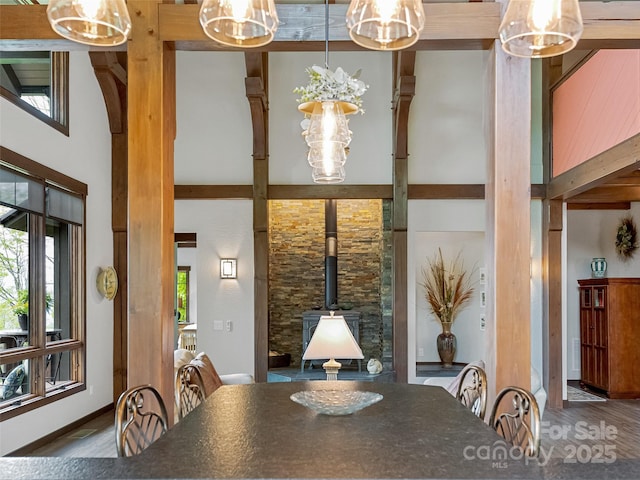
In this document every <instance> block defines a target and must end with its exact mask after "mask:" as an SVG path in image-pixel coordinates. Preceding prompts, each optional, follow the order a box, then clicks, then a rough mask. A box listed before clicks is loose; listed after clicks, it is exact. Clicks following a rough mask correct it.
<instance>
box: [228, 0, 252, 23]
mask: <svg viewBox="0 0 640 480" xmlns="http://www.w3.org/2000/svg"><path fill="white" fill-rule="evenodd" d="M228 6H229V9H230V10H231V16H232V17H233V19H234V20H235V21H236V22H244V21H246V19H247V18H248V17H249V6H250V2H249V0H230V1H229V2H228Z"/></svg>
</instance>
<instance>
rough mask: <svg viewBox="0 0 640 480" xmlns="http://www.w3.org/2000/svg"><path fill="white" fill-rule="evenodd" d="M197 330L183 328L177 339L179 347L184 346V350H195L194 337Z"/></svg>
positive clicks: (195, 337)
mask: <svg viewBox="0 0 640 480" xmlns="http://www.w3.org/2000/svg"><path fill="white" fill-rule="evenodd" d="M197 335H198V334H197V332H195V331H192V330H183V331H182V333H180V337H179V339H178V346H179V348H184V349H186V350H189V351H191V352H194V353H195V351H196V348H197V347H196V339H197Z"/></svg>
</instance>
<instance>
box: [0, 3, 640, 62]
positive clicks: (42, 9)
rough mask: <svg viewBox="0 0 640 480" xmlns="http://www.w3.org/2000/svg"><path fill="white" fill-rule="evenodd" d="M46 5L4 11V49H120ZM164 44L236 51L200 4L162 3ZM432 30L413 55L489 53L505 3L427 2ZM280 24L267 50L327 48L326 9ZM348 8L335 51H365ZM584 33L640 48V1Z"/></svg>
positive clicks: (597, 14)
mask: <svg viewBox="0 0 640 480" xmlns="http://www.w3.org/2000/svg"><path fill="white" fill-rule="evenodd" d="M46 8H47V6H46V5H0V50H16V51H17V50H27V51H29V50H30V51H34V50H51V51H82V50H84V51H88V50H92V51H104V50H126V48H127V47H126V44H125V45H121V46H119V47H109V48H100V47H90V46H87V45H81V44H79V43H76V42H71V41H69V40H65V39H63V38H62V37H60V36H59V35H58V34H56V33H55V32H54V31H53V30H52V29H51V27H50V25H49V21H48V20H47V14H46ZM159 8H160V12H159V13H160V20H159V22H160V25H159V28H160V38H161V39H162V40H165V41H175V42H176V49H177V50H222V49H226V50H233V49H231V48H225V47H221V46H218V45H217V44H216V42H214V41H213V40H210V39H209V38H208V37H207V36H206V35H205V34H204V32H203V31H202V28H201V27H200V24H199V22H198V12H199V5H193V4H191V5H190V4H186V5H185V4H161V5H160V6H159ZM424 8H425V14H426V15H425V17H426V18H425V21H426V24H425V29H424V31H423V32H422V35H421V37H420V41H419V42H418V43H417V44H416V45H414V46H413V47H412V50H427V49H437V50H446V49H460V50H466V49H477V48H483V49H487V48H489V47H490V46H491V42H490V40H491V39H497V38H498V27H499V24H500V5H499V3H498V2H471V3H426V4H425V5H424ZM276 9H277V11H278V16H279V18H280V20H281V24H280V27H279V28H278V32H277V34H276V38H275V40H274V41H273V42H272V43H271V44H269V45H268V46H266V47H264V48H262V50H267V51H288V50H292V51H294V50H298V51H311V50H322V49H323V48H324V26H323V25H324V23H323V22H324V20H323V19H324V16H323V15H324V14H323V12H324V6H323V5H319V4H278V5H277V6H276ZM346 9H347V5H346V4H337V5H331V6H330V16H331V19H330V21H331V25H332V26H331V27H330V29H329V34H330V41H331V42H332V43H334V44H335V45H332V46H331V50H334V51H336V50H362V48H361V47H358V46H357V45H356V44H355V43H353V42H352V41H351V40H350V39H349V36H348V33H347V30H346V27H344V15H345V13H346ZM580 9H581V12H582V18H583V22H584V32H583V34H582V37H581V40H580V42H579V43H578V46H577V48H578V49H594V48H638V47H639V40H640V33H638V32H640V14H639V13H638V12H640V1H625V2H621V1H618V2H581V4H580Z"/></svg>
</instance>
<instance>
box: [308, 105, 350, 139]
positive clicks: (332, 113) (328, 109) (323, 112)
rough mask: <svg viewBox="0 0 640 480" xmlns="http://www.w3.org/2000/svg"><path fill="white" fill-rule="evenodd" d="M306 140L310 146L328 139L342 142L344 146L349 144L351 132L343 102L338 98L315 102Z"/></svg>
mask: <svg viewBox="0 0 640 480" xmlns="http://www.w3.org/2000/svg"><path fill="white" fill-rule="evenodd" d="M305 140H306V142H307V145H309V146H310V147H312V146H314V144H316V143H320V142H326V141H330V142H338V143H341V144H342V146H343V148H344V147H346V146H347V145H349V142H351V132H350V131H349V122H348V121H347V117H346V116H345V114H344V110H343V108H342V102H338V101H336V100H326V101H324V102H315V106H314V109H313V113H312V114H311V118H310V119H309V128H308V129H307V131H306V135H305Z"/></svg>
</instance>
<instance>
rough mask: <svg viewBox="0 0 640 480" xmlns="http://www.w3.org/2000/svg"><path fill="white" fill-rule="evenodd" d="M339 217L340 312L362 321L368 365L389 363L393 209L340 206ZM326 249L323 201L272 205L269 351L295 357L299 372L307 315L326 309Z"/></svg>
mask: <svg viewBox="0 0 640 480" xmlns="http://www.w3.org/2000/svg"><path fill="white" fill-rule="evenodd" d="M386 203H389V202H386ZM337 213H338V304H339V306H340V307H341V308H343V309H347V308H353V309H354V310H357V311H359V312H361V313H362V318H361V322H360V347H361V348H362V352H363V354H364V357H365V363H366V361H367V360H368V359H369V358H371V357H375V358H378V359H380V360H388V356H389V352H390V348H391V337H390V330H389V325H390V318H387V319H386V322H384V321H383V317H388V316H389V309H388V305H389V301H388V298H390V292H389V284H390V283H389V282H390V278H391V266H390V263H388V259H389V258H390V256H389V252H390V249H391V247H390V243H389V235H388V234H385V223H386V224H387V226H388V224H389V221H388V220H387V221H386V222H385V221H384V217H387V216H389V217H390V208H388V206H386V208H383V202H382V201H381V200H338V202H337ZM324 249H325V238H324V200H271V201H270V202H269V349H270V350H273V351H277V352H279V353H290V354H291V360H292V366H300V363H301V360H300V359H301V357H302V314H303V312H304V311H306V310H311V309H313V308H323V307H324V305H323V304H324ZM387 263H388V267H385V264H387ZM385 323H388V324H389V325H386V326H385ZM387 344H388V345H387ZM385 363H387V362H385Z"/></svg>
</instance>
